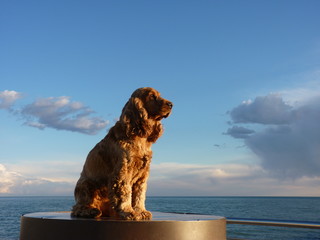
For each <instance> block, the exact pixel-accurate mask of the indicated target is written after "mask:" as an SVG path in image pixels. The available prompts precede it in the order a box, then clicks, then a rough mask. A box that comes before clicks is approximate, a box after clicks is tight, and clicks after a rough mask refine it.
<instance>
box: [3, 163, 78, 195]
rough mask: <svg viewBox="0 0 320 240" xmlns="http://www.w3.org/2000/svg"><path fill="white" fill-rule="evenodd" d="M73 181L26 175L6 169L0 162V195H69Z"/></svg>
mask: <svg viewBox="0 0 320 240" xmlns="http://www.w3.org/2000/svg"><path fill="white" fill-rule="evenodd" d="M73 188H74V183H73V182H68V181H55V180H48V179H45V178H39V177H28V176H25V175H23V174H21V173H19V172H16V171H10V170H8V169H7V168H6V167H5V166H4V165H3V164H0V196H1V195H2V196H6V195H37V196H39V195H70V194H72V191H73Z"/></svg>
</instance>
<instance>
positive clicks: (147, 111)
mask: <svg viewBox="0 0 320 240" xmlns="http://www.w3.org/2000/svg"><path fill="white" fill-rule="evenodd" d="M172 107H173V104H172V102H170V101H168V100H166V99H164V98H162V97H161V96H160V93H159V92H158V91H157V90H155V89H153V88H148V87H146V88H139V89H137V90H135V91H134V92H133V93H132V95H131V98H130V99H129V101H128V102H127V104H126V105H125V106H124V108H123V110H122V115H121V117H120V120H121V121H123V122H124V123H125V124H126V125H127V130H126V132H127V136H128V137H129V136H138V137H145V138H148V140H149V141H150V142H155V141H156V140H157V138H158V137H160V135H161V133H162V125H161V123H160V120H162V119H163V118H166V117H168V116H169V115H170V113H171V110H172Z"/></svg>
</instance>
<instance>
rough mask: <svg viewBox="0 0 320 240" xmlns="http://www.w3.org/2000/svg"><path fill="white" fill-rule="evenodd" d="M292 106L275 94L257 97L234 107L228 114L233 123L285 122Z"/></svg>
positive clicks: (288, 120) (289, 117) (289, 118)
mask: <svg viewBox="0 0 320 240" xmlns="http://www.w3.org/2000/svg"><path fill="white" fill-rule="evenodd" d="M291 111H292V107H291V106H289V105H288V104H286V103H285V102H284V101H283V100H282V98H281V97H280V96H279V95H277V94H270V95H267V96H262V97H257V98H256V99H255V100H254V101H245V102H243V103H242V104H241V105H239V106H238V107H235V108H234V109H233V110H232V111H231V112H230V116H231V118H232V120H233V122H234V123H260V124H287V123H290V120H291Z"/></svg>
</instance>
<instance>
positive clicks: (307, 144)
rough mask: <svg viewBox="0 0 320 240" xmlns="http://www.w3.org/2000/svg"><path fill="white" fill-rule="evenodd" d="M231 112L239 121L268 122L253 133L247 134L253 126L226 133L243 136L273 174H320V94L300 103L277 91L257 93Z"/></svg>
mask: <svg viewBox="0 0 320 240" xmlns="http://www.w3.org/2000/svg"><path fill="white" fill-rule="evenodd" d="M230 114H231V118H232V120H233V121H234V122H237V123H238V124H239V123H246V124H250V123H252V124H256V123H260V124H261V125H262V126H265V127H264V128H262V130H259V131H258V130H256V132H254V133H253V132H252V133H251V134H246V130H248V133H249V129H246V128H241V127H237V126H233V127H231V128H229V129H228V131H227V133H226V134H228V135H230V136H232V137H234V138H243V139H244V142H245V144H246V146H247V147H249V149H251V150H252V151H253V152H254V153H255V154H256V155H257V156H258V157H259V159H260V160H261V166H262V167H263V168H264V169H265V170H268V171H269V173H270V174H272V175H274V176H276V177H278V178H291V179H297V178H301V177H303V176H308V177H316V176H320V127H319V122H320V97H315V98H313V99H312V100H309V101H307V102H303V103H300V105H299V106H290V105H288V104H286V103H285V102H284V101H283V99H282V98H281V97H279V96H277V95H268V96H265V97H257V98H256V99H255V101H253V102H250V103H244V104H241V105H240V106H238V107H236V108H234V109H233V110H232V111H231V112H230ZM270 124H272V125H270ZM253 126H254V125H253ZM260 129H261V128H260ZM241 131H243V133H244V135H243V136H242V135H241Z"/></svg>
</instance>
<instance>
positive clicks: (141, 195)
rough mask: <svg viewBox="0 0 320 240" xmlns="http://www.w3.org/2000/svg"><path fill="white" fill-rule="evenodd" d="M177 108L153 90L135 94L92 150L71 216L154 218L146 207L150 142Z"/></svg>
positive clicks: (83, 172) (143, 90)
mask: <svg viewBox="0 0 320 240" xmlns="http://www.w3.org/2000/svg"><path fill="white" fill-rule="evenodd" d="M172 106H173V105H172V103H171V102H170V101H168V100H166V99H164V98H162V97H160V93H159V92H157V91H156V90H155V89H153V88H139V89H137V90H136V91H134V92H133V94H132V96H131V98H130V99H129V101H128V102H127V103H126V105H125V106H124V108H123V110H122V114H121V116H120V119H119V121H117V122H116V124H115V125H114V126H113V127H112V128H111V129H110V130H109V133H108V134H107V135H106V136H105V138H104V139H103V140H101V141H100V142H99V143H98V144H97V145H96V146H95V147H94V148H93V149H92V150H91V151H90V153H89V154H88V157H87V159H86V162H85V164H84V167H83V170H82V173H81V176H80V179H79V180H78V182H77V185H76V187H75V191H74V194H75V200H76V204H75V205H74V206H73V209H72V213H71V214H72V216H75V217H89V218H94V217H100V216H109V217H114V218H118V219H132V220H142V219H151V218H152V215H151V213H150V212H149V211H147V210H146V209H145V198H146V190H147V179H148V176H149V168H150V163H151V157H152V151H151V145H152V143H154V142H156V140H157V139H158V138H159V137H160V136H161V134H162V132H163V129H162V125H161V122H160V121H161V119H163V118H166V117H168V116H169V114H170V113H171V109H172Z"/></svg>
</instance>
